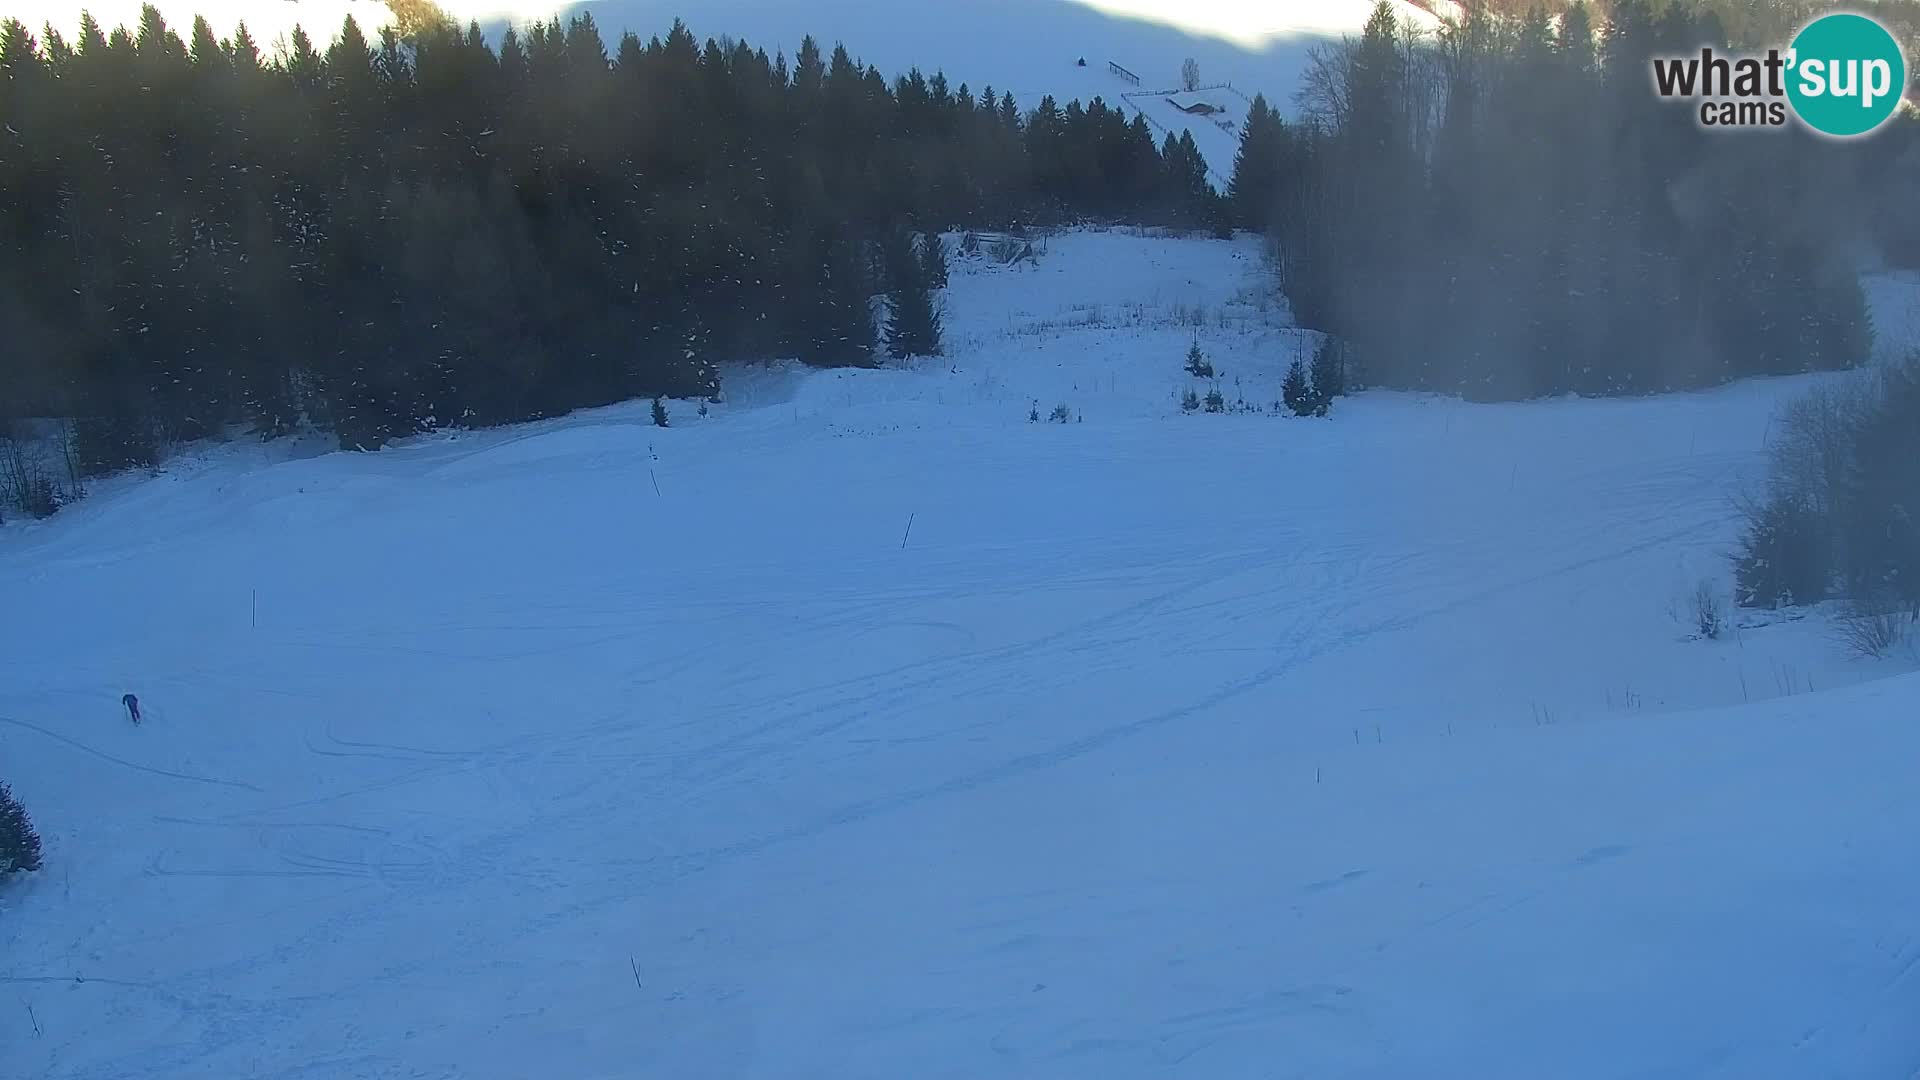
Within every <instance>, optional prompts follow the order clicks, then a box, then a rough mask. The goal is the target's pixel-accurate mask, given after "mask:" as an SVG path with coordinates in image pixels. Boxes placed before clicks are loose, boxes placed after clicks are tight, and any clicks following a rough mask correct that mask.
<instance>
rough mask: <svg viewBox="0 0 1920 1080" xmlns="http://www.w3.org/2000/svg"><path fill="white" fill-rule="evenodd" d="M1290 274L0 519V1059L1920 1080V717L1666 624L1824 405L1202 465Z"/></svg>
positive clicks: (1191, 244)
mask: <svg viewBox="0 0 1920 1080" xmlns="http://www.w3.org/2000/svg"><path fill="white" fill-rule="evenodd" d="M1265 288H1266V286H1265V283H1264V282H1263V279H1262V278H1261V276H1260V271H1259V269H1258V262H1257V260H1256V259H1254V258H1252V257H1251V251H1250V249H1249V248H1247V247H1244V246H1238V245H1229V244H1221V243H1215V242H1202V241H1183V242H1172V241H1164V240H1153V239H1147V238H1138V237H1129V236H1125V235H1122V234H1108V235H1089V236H1073V237H1067V238H1064V239H1060V240H1056V241H1054V242H1053V243H1052V244H1051V245H1050V246H1049V247H1048V250H1047V251H1046V252H1045V253H1044V254H1043V255H1042V257H1041V259H1040V261H1039V263H1038V265H1037V266H1029V267H1027V268H1024V269H1021V270H1003V271H987V270H984V269H980V268H977V267H962V268H960V270H959V271H957V272H956V277H955V286H954V288H953V290H952V294H951V296H950V297H949V302H950V307H951V314H950V318H951V327H950V333H951V340H952V341H953V342H954V355H952V356H950V357H949V358H947V359H945V360H941V361H938V362H933V363H927V364H922V365H918V366H917V367H916V369H915V370H911V371H886V372H874V373H858V374H841V375H835V374H815V375H800V374H793V373H789V374H785V375H780V374H763V375H760V376H758V377H748V376H747V375H745V374H744V373H743V374H741V375H739V376H737V377H736V378H735V379H734V380H733V381H732V385H733V386H734V387H735V391H734V393H733V396H732V399H731V400H730V402H729V403H728V404H726V405H723V406H720V407H718V408H717V409H716V410H715V412H714V415H713V416H711V417H708V418H706V419H704V420H702V419H700V418H697V417H695V416H694V415H693V409H692V406H691V405H690V404H680V405H676V406H674V409H673V411H674V414H675V417H676V426H675V427H673V428H671V429H668V430H665V431H662V430H659V429H656V428H652V427H650V426H647V425H646V424H645V422H644V417H645V415H646V409H645V406H644V405H639V406H635V407H622V408H618V409H612V410H604V411H601V412H598V413H593V414H587V415H583V416H580V417H574V418H570V419H567V420H564V421H556V422H553V423H549V424H542V425H533V426H530V427H527V428H521V429H515V430H512V431H501V432H489V433H482V434H475V435H465V436H459V437H441V438H430V439H423V440H420V441H418V442H416V443H414V444H412V445H408V446H403V447H399V448H396V449H394V450H392V451H389V452H384V453H381V454H378V455H342V454H331V455H325V456H319V457H312V458H306V459H302V460H273V461H269V460H267V455H268V454H269V453H271V454H273V455H274V456H276V457H281V458H284V457H285V454H284V452H283V451H281V450H279V449H278V448H269V450H258V449H245V448H227V449H218V450H212V451H208V452H207V453H206V454H204V455H203V456H202V457H200V458H199V459H197V460H192V461H185V462H182V463H180V464H179V465H177V466H175V467H174V468H173V469H171V470H170V471H169V472H168V473H167V474H166V475H163V476H161V477H159V478H154V479H148V478H132V479H128V480H126V481H122V482H119V483H118V484H117V485H110V486H109V487H108V489H106V490H103V491H102V492H101V493H100V494H99V495H98V496H96V497H95V499H94V500H92V501H90V502H88V503H83V504H81V505H80V506H77V507H75V508H73V509H72V510H71V511H69V512H68V513H67V514H64V515H62V516H61V517H60V518H56V519H54V520H53V521H51V522H49V523H46V524H44V525H41V526H35V527H31V528H26V529H16V528H13V527H9V528H8V529H7V530H0V594H4V595H5V596H6V597H7V598H8V600H9V610H10V612H11V613H12V614H13V616H14V617H13V618H10V619H8V620H5V621H4V623H3V624H0V776H3V777H4V778H5V779H7V780H9V781H10V782H11V783H13V784H14V786H15V789H16V791H17V792H18V793H19V794H20V795H21V797H22V798H23V800H25V801H26V803H27V804H28V806H29V808H30V809H31V810H32V811H33V812H34V813H35V815H36V817H37V819H38V820H39V822H40V823H41V825H42V828H43V832H44V833H45V835H46V839H47V846H48V852H47V854H48V858H47V869H46V870H45V871H43V872H41V873H40V874H37V875H34V876H33V877H32V878H31V879H30V880H27V881H25V882H23V883H14V884H11V885H7V886H4V887H0V983H4V984H5V989H6V990H7V998H9V999H17V1003H15V1002H13V1001H10V1000H0V1075H4V1076H22V1077H26V1076H32V1077H46V1078H49V1080H52V1078H60V1080H80V1078H100V1080H106V1078H134V1077H190V1076H260V1077H268V1076H271V1077H293V1076H312V1077H401V1076H405V1077H462V1078H472V1077H483V1078H491V1077H500V1078H507V1077H528V1076H568V1077H626V1076H661V1077H708V1076H711V1077H812V1076H818V1077H876V1078H878V1077H897V1076H931V1077H947V1076H951V1077H978V1076H988V1075H993V1076H1046V1077H1056V1076H1057V1077H1086V1076H1100V1077H1148V1076H1152V1077H1165V1076H1182V1077H1206V1078H1220V1077H1273V1076H1383V1077H1384V1076H1405V1075H1452V1076H1475V1077H1487V1076H1528V1077H1532V1076H1544V1075H1553V1076H1595V1077H1599V1076H1627V1075H1634V1076H1649V1075H1652V1076H1688V1077H1695V1076H1725V1077H1741V1078H1748V1077H1759V1076H1805V1075H1846V1076H1898V1077H1904V1076H1909V1075H1911V1074H1912V1073H1913V1072H1914V1070H1915V1069H1916V1068H1920V1039H1916V1036H1915V1034H1914V1032H1913V1028H1912V1024H1911V1019H1912V1017H1913V1016H1914V1015H1915V1010H1916V1009H1920V976H1916V975H1915V974H1914V973H1915V970H1916V969H1920V872H1916V870H1915V868H1914V866H1913V864H1912V860H1911V859H1908V858H1905V857H1904V855H1903V854H1902V853H1904V852H1907V851H1909V850H1911V847H1912V836H1913V835H1914V827H1915V824H1916V821H1920V812H1917V805H1920V790H1916V788H1915V785H1914V784H1913V782H1912V762H1913V761H1914V753H1915V751H1916V749H1920V739H1917V738H1916V737H1915V735H1914V733H1913V717H1914V715H1915V713H1916V711H1917V710H1916V709H1915V707H1914V706H1915V703H1916V702H1917V701H1920V683H1917V682H1916V681H1915V680H1914V679H1913V678H1912V677H1894V678H1884V679H1879V680H1878V681H1867V680H1872V679H1875V678H1876V677H1878V676H1889V675H1893V674H1894V672H1895V670H1896V668H1895V666H1894V665H1891V664H1890V665H1883V666H1877V665H1867V664H1860V663H1855V662H1851V661H1847V660H1845V659H1844V657H1842V656H1840V655H1839V653H1838V650H1837V649H1836V648H1835V647H1834V646H1833V645H1832V643H1831V642H1829V641H1828V640H1826V639H1825V638H1824V637H1823V636H1822V634H1821V632H1820V631H1819V630H1818V629H1817V627H1816V626H1815V625H1814V622H1815V620H1802V621H1800V622H1788V623H1780V624H1776V625H1764V626H1750V627H1747V628H1745V629H1743V630H1742V632H1741V633H1739V634H1737V635H1734V636H1732V637H1729V638H1728V639H1726V640H1722V641H1717V642H1706V641H1690V640H1685V630H1684V628H1683V627H1682V626H1680V625H1679V624H1678V623H1677V622H1676V621H1675V620H1674V619H1673V618H1672V617H1671V614H1670V612H1669V607H1670V604H1671V602H1672V601H1673V600H1674V599H1676V598H1678V597H1679V596H1681V595H1682V594H1684V593H1685V592H1686V591H1687V590H1688V589H1689V588H1690V587H1691V586H1692V584H1693V583H1694V582H1695V581H1696V580H1697V579H1698V578H1699V577H1700V576H1702V575H1706V574H1711V573H1716V572H1720V570H1721V567H1722V565H1723V564H1722V561H1721V555H1722V554H1723V552H1724V550H1725V548H1726V545H1727V543H1728V541H1729V540H1730V538H1731V536H1732V535H1733V530H1734V519H1733V514H1732V512H1731V508H1730V506H1729V502H1728V493H1729V491H1730V490H1731V485H1733V484H1735V483H1737V482H1738V481H1739V480H1740V478H1741V477H1743V476H1747V475H1750V474H1751V472H1752V470H1753V469H1754V468H1755V466H1756V465H1757V463H1758V460H1759V452H1760V447H1761V446H1762V443H1763V440H1764V438H1765V436H1766V431H1767V423H1768V416H1769V414H1770V412H1771V409H1772V407H1773V404H1774V403H1775V402H1776V401H1777V400H1778V399H1779V398H1780V397H1781V396H1782V395H1783V394H1785V393H1788V392H1791V390H1792V389H1793V388H1794V387H1795V386H1797V385H1800V384H1798V383H1792V382H1788V383H1777V384H1765V383H1762V384H1749V385H1744V386H1739V387H1733V388H1729V389H1727V390H1724V391H1721V392H1717V393H1712V394H1702V395H1690V396H1686V397H1676V398H1667V399H1659V400H1649V401H1622V402H1557V403H1543V404H1533V405H1525V406H1506V407H1476V406H1468V405H1462V404H1459V403H1456V402H1449V401H1442V400H1430V399H1422V398H1416V397H1408V396H1401V395H1371V396H1367V397H1363V398H1360V399H1357V400H1354V401H1351V402H1348V403H1344V404H1343V405H1342V406H1341V408H1340V409H1339V411H1338V413H1337V415H1336V416H1335V417H1334V418H1333V419H1331V420H1327V421H1296V420H1283V419H1275V418H1270V417H1265V416H1256V415H1228V416H1209V415H1196V416H1185V415H1181V414H1180V413H1179V411H1178V408H1177V406H1175V405H1174V404H1173V402H1172V398H1173V397H1174V395H1175V393H1176V392H1177V391H1178V389H1180V388H1182V387H1184V386H1186V385H1187V380H1186V378H1185V376H1184V375H1182V374H1181V373H1180V362H1181V355H1182V353H1183V352H1184V349H1185V347H1186V345H1187V343H1188V342H1189V341H1190V340H1192V339H1193V338H1194V336H1195V334H1196V332H1197V333H1198V335H1199V337H1200V340H1201V341H1202V342H1203V345H1205V346H1206V347H1207V348H1208V350H1209V352H1210V354H1211V355H1212V356H1213V358H1214V360H1215V362H1216V363H1217V364H1218V365H1219V366H1220V367H1222V368H1223V369H1225V370H1226V372H1227V377H1226V379H1225V380H1224V381H1225V382H1226V383H1227V384H1228V385H1229V386H1231V385H1232V383H1233V380H1234V379H1235V378H1236V377H1238V378H1239V379H1240V380H1241V385H1242V387H1244V388H1247V389H1248V390H1249V392H1250V393H1253V394H1254V395H1255V397H1256V399H1258V397H1259V396H1265V397H1271V396H1274V395H1275V394H1276V393H1277V389H1276V388H1277V384H1278V372H1279V370H1280V369H1281V368H1283V367H1284V365H1285V363H1286V362H1287V361H1288V360H1290V359H1291V357H1292V356H1293V355H1294V354H1295V351H1296V350H1298V349H1299V348H1301V347H1303V345H1304V344H1308V343H1310V340H1311V339H1310V337H1309V336H1303V335H1301V334H1300V333H1299V332H1297V331H1293V330H1290V329H1288V328H1287V327H1286V326H1285V325H1284V315H1285V313H1284V309H1276V308H1273V307H1270V306H1263V305H1262V304H1261V303H1260V302H1259V297H1260V296H1261V295H1263V294H1264V291H1265ZM1196 307H1197V308H1199V309H1201V310H1200V313H1199V314H1198V315H1196V314H1194V312H1195V309H1196ZM1033 400H1037V401H1038V402H1039V405H1040V410H1041V411H1042V412H1043V413H1045V412H1046V411H1048V410H1049V409H1050V408H1051V407H1052V406H1053V405H1054V404H1055V403H1056V402H1059V403H1064V404H1068V405H1069V406H1070V407H1071V409H1072V410H1073V411H1074V412H1075V413H1076V414H1083V415H1085V416H1086V419H1085V420H1084V421H1075V422H1071V423H1068V424H1049V423H1037V424H1036V423H1029V422H1028V421H1027V413H1028V409H1029V407H1030V406H1029V402H1030V401H1033ZM910 518H911V521H912V526H911V531H910V532H909V531H908V528H907V526H908V522H909V519H910ZM129 690H131V691H136V692H138V693H139V695H140V699H141V703H142V707H143V712H144V714H145V720H146V722H145V723H144V724H143V725H142V726H140V727H139V728H133V727H131V726H130V725H128V724H127V723H126V722H125V720H124V717H123V714H122V713H121V711H120V706H119V698H120V695H121V694H122V693H124V692H127V691H129ZM29 1010H31V1012H29Z"/></svg>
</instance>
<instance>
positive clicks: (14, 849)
mask: <svg viewBox="0 0 1920 1080" xmlns="http://www.w3.org/2000/svg"><path fill="white" fill-rule="evenodd" d="M38 869H40V835H39V834H38V833H36V832H34V831H33V822H32V821H30V820H28V818H27V808H26V807H24V806H21V805H20V800H18V799H16V798H14V797H13V792H12V790H10V789H9V788H8V787H7V785H6V784H4V783H0V875H6V874H16V873H19V872H21V871H24V870H38Z"/></svg>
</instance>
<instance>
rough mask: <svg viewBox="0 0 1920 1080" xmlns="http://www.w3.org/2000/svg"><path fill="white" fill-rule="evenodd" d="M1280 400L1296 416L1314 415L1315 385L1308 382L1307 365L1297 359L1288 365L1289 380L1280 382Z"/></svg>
mask: <svg viewBox="0 0 1920 1080" xmlns="http://www.w3.org/2000/svg"><path fill="white" fill-rule="evenodd" d="M1280 400H1282V401H1284V402H1286V403H1287V408H1288V409H1289V410H1290V411H1291V412H1292V413H1293V415H1295V416H1311V415H1313V386H1312V385H1311V384H1310V383H1308V382H1307V365H1305V364H1303V363H1301V362H1300V361H1298V360H1295V361H1294V362H1293V363H1292V364H1290V365H1289V366H1288V367H1287V381H1286V382H1284V383H1281V384H1280Z"/></svg>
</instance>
